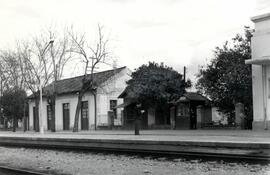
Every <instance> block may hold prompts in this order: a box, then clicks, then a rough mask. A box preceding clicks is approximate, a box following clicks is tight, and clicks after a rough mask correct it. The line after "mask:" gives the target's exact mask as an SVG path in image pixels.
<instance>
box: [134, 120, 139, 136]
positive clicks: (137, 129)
mask: <svg viewBox="0 0 270 175" xmlns="http://www.w3.org/2000/svg"><path fill="white" fill-rule="evenodd" d="M135 135H140V120H139V117H136V119H135Z"/></svg>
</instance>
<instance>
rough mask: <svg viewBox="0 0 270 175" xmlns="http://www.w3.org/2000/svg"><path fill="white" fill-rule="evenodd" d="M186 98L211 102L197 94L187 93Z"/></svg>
mask: <svg viewBox="0 0 270 175" xmlns="http://www.w3.org/2000/svg"><path fill="white" fill-rule="evenodd" d="M184 96H185V97H186V98H187V99H189V100H192V101H208V100H209V99H207V98H206V97H204V96H202V95H201V94H199V93H197V92H186V93H185V94H184Z"/></svg>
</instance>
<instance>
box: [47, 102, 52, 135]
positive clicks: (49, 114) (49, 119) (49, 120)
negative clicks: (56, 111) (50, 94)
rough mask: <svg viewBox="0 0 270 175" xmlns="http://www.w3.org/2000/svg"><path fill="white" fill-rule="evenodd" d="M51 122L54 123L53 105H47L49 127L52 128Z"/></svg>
mask: <svg viewBox="0 0 270 175" xmlns="http://www.w3.org/2000/svg"><path fill="white" fill-rule="evenodd" d="M51 123H52V106H51V105H47V129H48V130H51V128H52V127H51Z"/></svg>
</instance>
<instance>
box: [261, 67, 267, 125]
mask: <svg viewBox="0 0 270 175" xmlns="http://www.w3.org/2000/svg"><path fill="white" fill-rule="evenodd" d="M266 85H267V78H266V66H265V65H262V86H263V87H262V88H263V114H264V130H267V129H268V118H267V106H266V105H267V98H266V95H267V91H266Z"/></svg>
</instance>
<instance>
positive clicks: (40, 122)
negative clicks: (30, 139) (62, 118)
mask: <svg viewBox="0 0 270 175" xmlns="http://www.w3.org/2000/svg"><path fill="white" fill-rule="evenodd" d="M53 42H54V40H51V41H50V42H49V43H48V44H47V45H46V47H45V48H44V50H43V51H42V53H41V55H40V56H41V58H42V59H43V57H44V54H45V52H46V50H47V49H48V47H49V46H50V45H51V44H53ZM39 98H40V99H39V126H40V134H44V126H43V118H42V85H41V75H40V76H39Z"/></svg>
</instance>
